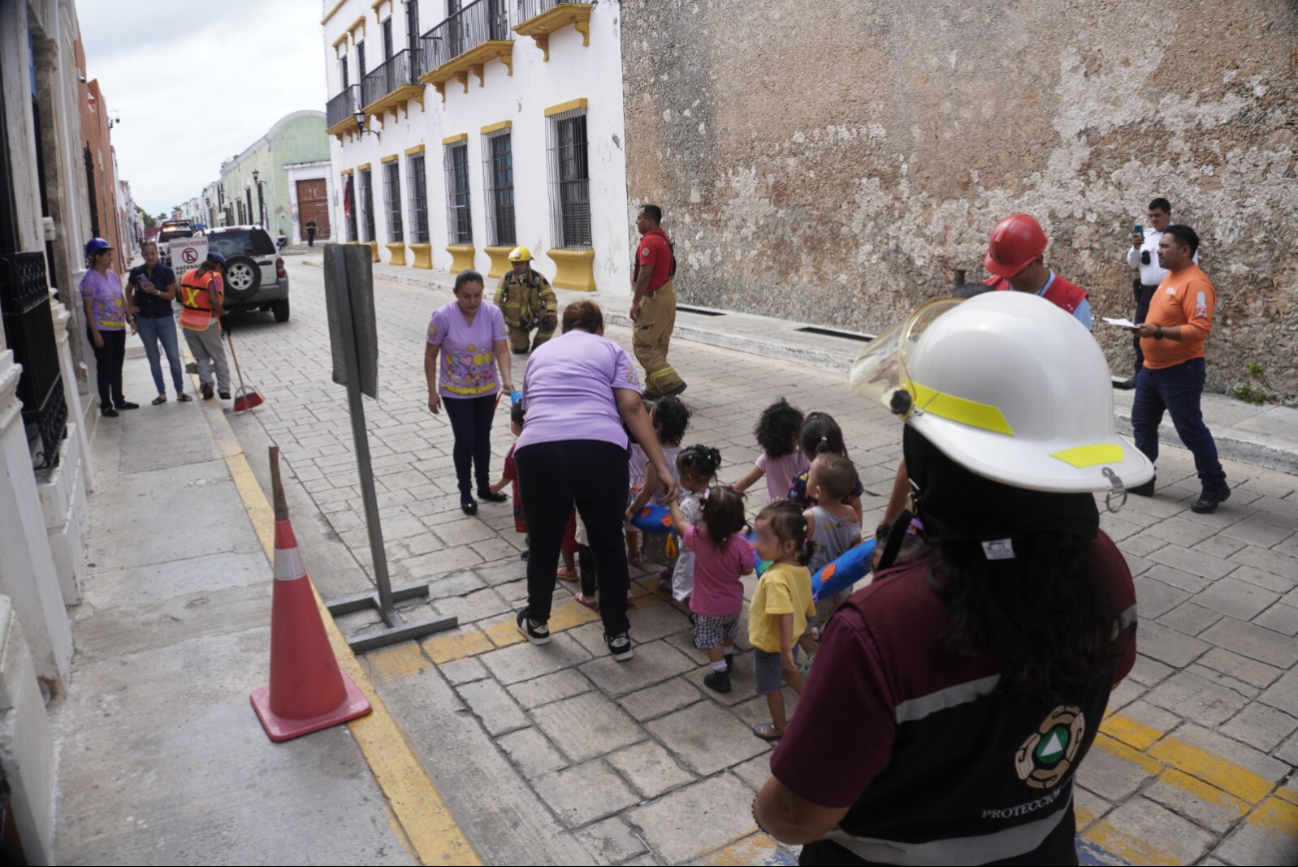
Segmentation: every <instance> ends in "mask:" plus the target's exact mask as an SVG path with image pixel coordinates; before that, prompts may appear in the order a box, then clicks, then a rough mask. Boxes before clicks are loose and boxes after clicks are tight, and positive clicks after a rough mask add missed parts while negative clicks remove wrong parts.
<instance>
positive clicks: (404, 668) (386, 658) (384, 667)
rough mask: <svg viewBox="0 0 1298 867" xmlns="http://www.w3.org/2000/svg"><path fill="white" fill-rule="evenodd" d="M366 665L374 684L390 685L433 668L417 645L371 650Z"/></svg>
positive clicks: (405, 644)
mask: <svg viewBox="0 0 1298 867" xmlns="http://www.w3.org/2000/svg"><path fill="white" fill-rule="evenodd" d="M364 658H365V665H366V667H367V668H369V671H370V677H372V678H373V679H374V683H376V684H380V683H389V682H390V681H394V680H400V679H401V678H403V677H410V676H411V675H412V674H419V672H421V671H426V670H428V669H430V668H432V667H433V664H432V663H431V662H429V661H428V657H426V656H424V654H423V653H422V652H421V651H420V649H419V645H418V644H417V643H413V642H412V643H410V644H407V643H405V642H402V643H401V644H397V645H393V646H392V647H385V648H383V649H382V650H371V651H370V652H369V653H367V654H365V657H364Z"/></svg>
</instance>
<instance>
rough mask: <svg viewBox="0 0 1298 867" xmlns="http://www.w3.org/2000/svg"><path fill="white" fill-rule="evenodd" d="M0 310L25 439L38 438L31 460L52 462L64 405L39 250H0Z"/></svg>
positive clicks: (64, 420)
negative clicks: (18, 370)
mask: <svg viewBox="0 0 1298 867" xmlns="http://www.w3.org/2000/svg"><path fill="white" fill-rule="evenodd" d="M0 314H2V316H3V319H4V333H5V341H6V342H7V343H8V344H9V348H10V349H12V350H13V353H14V361H17V362H18V363H19V364H21V365H22V366H23V372H22V377H21V378H20V379H19V380H18V398H19V400H21V401H22V404H23V426H24V427H25V428H26V429H27V439H28V441H29V442H32V441H35V440H36V438H37V437H39V438H40V451H39V453H37V455H36V457H35V458H34V459H33V464H34V465H35V467H36V469H46V468H48V467H54V466H57V465H58V463H59V443H60V442H62V440H63V437H64V435H65V434H66V433H67V428H68V405H67V402H66V401H65V400H64V398H63V374H62V372H61V371H60V369H59V350H58V344H57V343H56V342H55V339H54V317H53V312H52V311H51V309H50V288H49V283H48V282H47V280H46V276H45V253H43V252H33V253H16V254H13V255H11V256H0Z"/></svg>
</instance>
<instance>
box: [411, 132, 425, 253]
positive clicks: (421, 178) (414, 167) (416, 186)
mask: <svg viewBox="0 0 1298 867" xmlns="http://www.w3.org/2000/svg"><path fill="white" fill-rule="evenodd" d="M406 169H407V171H406V178H407V179H408V180H409V182H410V230H411V232H412V233H413V234H414V239H413V241H412V243H415V244H427V243H428V179H427V176H426V175H425V173H424V155H423V154H412V155H411V156H410V161H409V162H408V163H407V164H406Z"/></svg>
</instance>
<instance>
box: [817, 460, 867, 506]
mask: <svg viewBox="0 0 1298 867" xmlns="http://www.w3.org/2000/svg"><path fill="white" fill-rule="evenodd" d="M811 471H812V472H815V473H816V478H817V479H818V480H819V481H820V484H821V486H822V487H823V488H824V489H825V497H826V499H830V500H841V499H843V498H844V497H846V496H847V495H848V494H850V493H852V488H853V486H855V485H856V464H854V463H852V462H851V461H850V460H848V459H847V458H845V457H843V456H842V455H836V454H834V453H833V452H824V453H823V454H819V455H816V459H815V461H813V462H812V464H811ZM807 478H808V480H810V478H811V475H810V473H808V475H807Z"/></svg>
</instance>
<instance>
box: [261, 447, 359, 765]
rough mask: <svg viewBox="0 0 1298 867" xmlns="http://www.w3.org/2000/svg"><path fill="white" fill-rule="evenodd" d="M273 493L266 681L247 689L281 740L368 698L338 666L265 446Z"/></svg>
mask: <svg viewBox="0 0 1298 867" xmlns="http://www.w3.org/2000/svg"><path fill="white" fill-rule="evenodd" d="M270 467H271V483H272V486H273V488H274V493H275V590H274V597H273V599H272V601H271V615H270V686H269V687H262V688H261V689H258V690H256V691H255V692H253V694H252V706H253V709H254V710H256V711H257V717H258V718H259V719H260V720H261V724H262V726H263V727H264V728H265V729H266V734H267V735H269V736H270V739H271V740H272V741H286V740H288V739H289V738H295V737H298V736H299V735H305V734H310V733H311V732H315V731H319V730H320V729H323V728H328V727H329V726H332V725H337V724H338V723H341V722H347V720H350V719H355V718H356V717H358V716H364V715H365V714H367V713H369V712H370V703H369V701H367V700H366V698H365V696H364V695H362V694H361V691H360V690H359V689H357V687H356V684H355V683H353V682H352V679H351V678H350V677H348V676H347V675H346V674H344V673H343V672H342V670H341V669H339V668H338V660H337V659H335V658H334V653H333V648H332V647H331V646H330V645H329V637H328V636H327V635H326V634H325V630H324V622H323V621H322V620H321V619H320V609H319V608H317V607H316V601H315V593H314V592H313V591H312V589H311V579H310V578H309V577H308V576H307V573H306V566H305V564H303V562H302V555H301V553H299V551H298V547H297V538H296V537H295V536H294V535H293V525H292V524H290V523H289V520H288V501H287V500H286V499H285V497H284V488H283V485H282V484H281V482H280V478H279V449H278V448H277V447H275V446H271V449H270Z"/></svg>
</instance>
